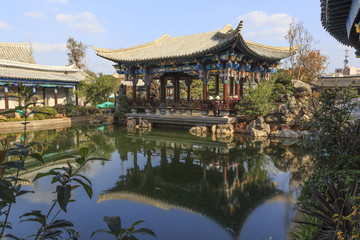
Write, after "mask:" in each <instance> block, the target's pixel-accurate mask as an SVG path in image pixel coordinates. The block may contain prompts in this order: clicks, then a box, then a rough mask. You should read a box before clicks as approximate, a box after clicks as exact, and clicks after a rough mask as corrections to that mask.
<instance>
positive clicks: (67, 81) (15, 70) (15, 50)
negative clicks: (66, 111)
mask: <svg viewBox="0 0 360 240" xmlns="http://www.w3.org/2000/svg"><path fill="white" fill-rule="evenodd" d="M86 77H87V74H86V73H84V72H83V71H81V70H80V69H78V68H77V67H76V66H75V65H70V66H47V65H40V64H36V63H35V60H34V59H33V58H32V57H31V55H30V54H29V51H28V48H27V43H24V44H14V43H0V97H1V98H0V110H6V109H14V108H15V107H16V106H19V105H21V104H22V103H21V102H18V100H14V99H13V98H10V97H8V96H9V93H10V95H11V94H16V93H17V92H18V91H19V84H23V85H25V86H29V87H33V91H34V92H39V98H40V101H41V102H43V104H44V105H45V106H54V105H56V104H66V103H74V104H78V98H77V97H76V99H74V98H75V97H74V94H73V90H74V89H75V88H76V86H77V85H78V84H79V82H80V81H82V80H84V79H85V78H86Z"/></svg>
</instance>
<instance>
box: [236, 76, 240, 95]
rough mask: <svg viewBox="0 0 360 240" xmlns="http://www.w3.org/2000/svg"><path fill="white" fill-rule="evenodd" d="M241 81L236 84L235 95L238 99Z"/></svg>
mask: <svg viewBox="0 0 360 240" xmlns="http://www.w3.org/2000/svg"><path fill="white" fill-rule="evenodd" d="M240 81H241V80H240ZM240 81H236V83H235V95H236V96H238V97H240V91H239V90H240V89H239V88H240Z"/></svg>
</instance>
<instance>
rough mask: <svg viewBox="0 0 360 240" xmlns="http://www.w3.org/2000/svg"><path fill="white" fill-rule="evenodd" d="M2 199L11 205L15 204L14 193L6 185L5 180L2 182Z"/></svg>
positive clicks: (0, 196)
mask: <svg viewBox="0 0 360 240" xmlns="http://www.w3.org/2000/svg"><path fill="white" fill-rule="evenodd" d="M0 199H2V200H3V201H6V202H10V203H14V202H15V196H14V191H13V190H12V189H11V188H10V187H9V185H8V184H6V181H5V180H2V181H1V182H0Z"/></svg>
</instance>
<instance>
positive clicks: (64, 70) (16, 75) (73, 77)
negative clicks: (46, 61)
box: [0, 59, 87, 82]
mask: <svg viewBox="0 0 360 240" xmlns="http://www.w3.org/2000/svg"><path fill="white" fill-rule="evenodd" d="M86 77H87V74H86V73H84V72H83V71H82V70H80V69H78V68H77V67H76V66H75V65H74V64H73V65H70V66H47V65H40V64H32V63H24V62H15V61H8V60H2V59H0V78H4V79H15V80H16V79H19V80H48V81H59V82H60V81H61V82H79V81H82V80H85V78H86Z"/></svg>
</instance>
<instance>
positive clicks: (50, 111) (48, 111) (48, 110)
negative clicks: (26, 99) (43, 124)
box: [31, 107, 58, 120]
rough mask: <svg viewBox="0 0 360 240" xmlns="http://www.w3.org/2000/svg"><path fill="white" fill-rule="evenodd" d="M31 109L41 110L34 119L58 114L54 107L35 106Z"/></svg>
mask: <svg viewBox="0 0 360 240" xmlns="http://www.w3.org/2000/svg"><path fill="white" fill-rule="evenodd" d="M31 110H32V111H37V112H39V113H35V114H34V120H43V119H49V118H54V117H55V115H56V114H58V112H57V111H56V110H55V109H54V108H52V107H33V108H31Z"/></svg>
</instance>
